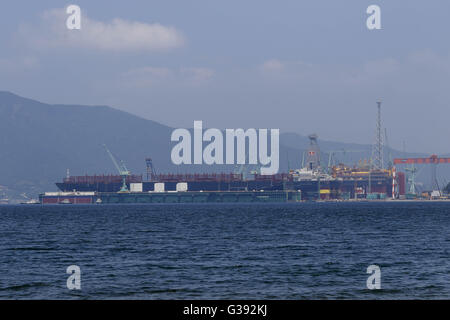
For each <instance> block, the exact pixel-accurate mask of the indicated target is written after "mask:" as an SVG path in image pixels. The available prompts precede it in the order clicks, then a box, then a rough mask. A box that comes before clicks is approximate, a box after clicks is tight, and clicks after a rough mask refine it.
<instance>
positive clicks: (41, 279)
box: [0, 202, 450, 299]
mask: <svg viewBox="0 0 450 320" xmlns="http://www.w3.org/2000/svg"><path fill="white" fill-rule="evenodd" d="M0 217H1V221H2V222H1V224H0V238H1V239H2V240H1V242H0V252H1V254H0V298H3V299H42V298H43V299H67V298H69V299H70V298H74V299H78V298H82V299H115V298H122V299H201V298H203V299H322V298H329V299H350V298H355V299H374V298H375V299H377V298H379V299H381V298H383V299H403V298H406V299H413V298H414V299H415V298H425V299H427V298H437V299H440V298H443V299H444V298H445V299H449V298H450V277H449V271H450V263H449V256H450V235H449V232H448V230H449V228H450V209H449V205H448V203H446V202H396V203H393V202H379V203H378V202H377V203H301V204H273V205H272V204H264V205H263V204H258V205H250V204H248V205H243V204H229V205H223V204H220V205H212V204H205V205H148V206H141V205H115V206H44V207H42V206H0ZM372 264H376V265H378V266H380V268H381V288H382V289H381V290H368V289H367V287H366V280H367V278H368V276H369V274H367V273H366V269H367V267H368V266H369V265H372ZM70 265H78V266H80V268H81V290H72V291H71V290H68V289H67V287H66V280H67V277H68V276H69V275H68V274H66V268H67V267H68V266H70Z"/></svg>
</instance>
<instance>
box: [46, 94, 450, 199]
mask: <svg viewBox="0 0 450 320" xmlns="http://www.w3.org/2000/svg"><path fill="white" fill-rule="evenodd" d="M384 133H385V140H386V143H384V141H383V140H384V139H383V132H382V125H381V101H378V102H377V120H376V132H375V142H374V144H373V146H372V154H371V157H370V159H369V160H360V161H359V163H358V164H355V165H353V166H349V165H346V164H343V163H338V164H336V165H332V163H331V158H332V156H333V154H334V153H336V151H329V152H328V155H329V160H328V166H323V165H322V162H321V151H320V148H319V144H318V136H317V135H316V134H311V135H309V148H308V150H307V151H306V152H304V153H303V158H302V165H301V168H300V169H295V170H289V171H288V172H286V173H278V174H274V175H262V174H260V172H259V168H258V167H257V166H256V167H252V168H250V166H248V165H241V166H239V167H236V168H235V170H234V172H232V173H215V174H207V173H197V174H170V173H169V174H157V173H156V170H155V168H154V166H153V161H152V159H151V158H146V159H145V163H146V177H145V178H144V176H143V175H134V174H131V172H130V171H129V170H128V169H127V167H126V166H125V163H124V162H123V161H118V160H117V158H116V157H115V156H114V155H113V154H112V153H111V152H110V151H109V149H108V148H107V147H106V146H104V147H105V150H106V152H107V153H108V155H109V156H110V158H111V160H112V162H113V163H114V166H115V167H116V169H117V171H118V175H85V176H70V174H69V173H68V174H67V176H66V178H64V179H63V181H62V182H57V183H56V185H57V187H58V188H59V190H60V191H59V192H46V193H44V194H41V195H40V202H41V203H43V204H75V203H167V202H169V203H186V202H288V201H305V200H334V201H337V200H385V199H398V198H400V199H403V198H404V199H414V198H417V197H418V195H417V192H416V190H415V174H416V172H417V169H415V167H414V165H415V164H426V163H429V164H432V165H433V168H434V170H433V175H434V177H432V180H433V179H434V181H436V183H435V184H437V180H436V169H435V167H436V165H437V164H439V163H450V158H439V157H437V156H436V155H433V156H431V157H430V158H407V159H393V160H392V159H390V156H389V157H388V158H389V160H388V163H387V164H385V162H384V155H383V150H384V149H385V148H386V147H387V148H388V143H387V133H386V130H385V131H384ZM385 144H386V145H385ZM387 150H389V149H387ZM347 152H361V151H347ZM389 153H390V152H389ZM405 164H411V165H412V167H406V168H405V172H406V173H407V174H405V172H401V171H397V169H396V166H400V165H405ZM249 169H251V170H249ZM407 175H408V177H407ZM407 182H408V190H407ZM436 190H437V191H433V192H432V193H431V196H433V194H434V197H440V196H441V193H440V190H439V187H438V186H437V188H436Z"/></svg>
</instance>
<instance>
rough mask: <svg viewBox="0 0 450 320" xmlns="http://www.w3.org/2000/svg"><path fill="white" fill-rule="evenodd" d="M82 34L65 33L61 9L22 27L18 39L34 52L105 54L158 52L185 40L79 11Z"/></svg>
mask: <svg viewBox="0 0 450 320" xmlns="http://www.w3.org/2000/svg"><path fill="white" fill-rule="evenodd" d="M81 14H82V17H81V30H68V29H67V28H66V19H67V17H68V15H67V14H66V13H65V10H64V9H53V10H50V11H46V12H44V13H43V14H42V15H41V16H40V21H39V23H38V24H37V25H28V24H26V25H21V26H20V27H19V31H18V35H19V37H20V38H21V39H23V40H24V41H26V42H27V43H28V44H29V45H30V46H32V47H33V48H39V49H52V48H87V49H95V50H105V51H146V52H148V51H160V50H168V49H173V48H177V47H180V46H183V44H184V43H185V39H184V37H183V36H182V34H181V33H180V32H179V31H178V30H177V29H176V28H174V27H170V26H169V27H168V26H163V25H161V24H159V23H152V24H148V23H142V22H136V21H127V20H123V19H113V20H112V21H110V22H107V23H105V22H101V21H96V20H93V19H90V18H88V17H87V16H86V14H85V13H84V12H83V11H82V13H81Z"/></svg>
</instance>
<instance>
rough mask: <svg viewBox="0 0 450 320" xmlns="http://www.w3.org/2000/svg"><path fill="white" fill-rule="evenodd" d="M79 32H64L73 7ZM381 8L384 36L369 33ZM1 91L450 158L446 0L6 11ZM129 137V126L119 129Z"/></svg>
mask: <svg viewBox="0 0 450 320" xmlns="http://www.w3.org/2000/svg"><path fill="white" fill-rule="evenodd" d="M70 4H77V5H79V6H80V7H81V10H82V30H79V31H78V30H72V31H69V30H67V29H66V27H65V19H66V17H67V15H66V14H65V7H66V6H67V5H70ZM371 4H377V5H379V6H380V7H381V23H382V30H373V31H370V30H368V29H367V27H366V19H367V16H368V15H367V14H366V9H367V7H368V6H369V5H371ZM0 5H1V7H0V19H1V23H0V26H1V28H0V38H1V50H0V90H8V91H12V92H14V93H17V94H19V95H23V96H26V97H30V98H34V99H38V100H41V101H43V102H49V103H70V104H91V105H96V104H101V105H110V106H113V107H115V108H119V109H122V110H125V111H129V112H131V113H134V114H137V115H140V116H143V117H145V118H148V119H152V120H156V121H159V122H161V123H164V124H168V125H171V126H174V127H192V126H193V121H194V120H203V121H204V123H205V125H206V126H208V127H217V128H238V127H244V128H249V127H263V128H280V129H281V131H282V132H285V131H293V132H298V133H301V134H309V133H312V132H315V133H317V134H318V135H319V137H320V138H322V139H327V140H340V141H345V142H359V143H372V142H373V137H374V129H375V114H376V103H375V102H376V100H377V99H378V98H381V99H382V101H383V121H384V126H385V127H387V130H388V133H389V142H390V144H391V146H393V147H396V148H398V149H402V145H403V141H405V144H406V149H407V151H411V152H412V151H423V152H428V153H432V152H433V153H438V154H443V153H449V152H450V147H449V142H448V137H449V136H450V125H449V122H450V121H449V120H450V119H449V118H450V108H449V106H450V81H449V80H450V40H449V31H450V15H449V12H450V2H449V1H448V0H433V1H424V0H422V1H415V0H414V1H413V0H396V1H392V0H391V1H381V0H372V1H364V0H341V1H338V0H328V1H320V0H315V1H313V0H310V1H301V0H292V1H275V0H272V1H263V0H246V1H242V0H240V1H236V0H226V1H225V0H179V1H170V0H164V1H162V0H161V1H149V0H142V1H99V0H96V1H92V0H90V1H82V0H78V1H73V2H63V1H45V0H40V1H22V0H20V1H18V0H15V1H7V0H3V1H2V2H1V4H0ZM118 129H120V128H118Z"/></svg>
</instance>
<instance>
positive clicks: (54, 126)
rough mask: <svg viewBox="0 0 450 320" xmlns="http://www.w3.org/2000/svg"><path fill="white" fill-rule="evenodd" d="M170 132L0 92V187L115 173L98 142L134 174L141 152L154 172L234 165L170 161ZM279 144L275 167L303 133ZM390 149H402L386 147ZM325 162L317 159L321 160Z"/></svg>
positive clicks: (295, 158)
mask: <svg viewBox="0 0 450 320" xmlns="http://www.w3.org/2000/svg"><path fill="white" fill-rule="evenodd" d="M172 131H173V128H170V127H168V126H165V125H163V124H160V123H157V122H155V121H152V120H146V119H143V118H140V117H138V116H135V115H132V114H130V113H127V112H124V111H120V110H117V109H114V108H111V107H108V106H81V105H50V104H46V103H42V102H38V101H35V100H32V99H27V98H23V97H20V96H18V95H15V94H13V93H10V92H5V91H0V150H1V151H0V186H6V187H7V188H8V189H9V190H10V191H11V192H12V193H13V194H14V196H17V195H18V194H20V193H22V192H25V193H27V194H30V195H33V196H36V194H37V193H39V192H43V191H46V190H56V187H55V186H54V183H55V182H56V181H59V180H61V179H62V178H63V177H64V176H65V173H66V169H70V173H71V174H72V175H84V174H95V173H97V174H102V173H112V174H116V170H115V168H114V166H113V164H112V163H111V161H110V159H109V158H108V156H107V154H106V153H105V151H104V149H103V148H102V145H103V144H106V145H107V146H108V147H109V148H110V149H111V151H112V152H113V153H115V154H117V156H118V157H119V158H120V159H123V160H124V161H125V162H126V164H127V166H128V167H129V168H130V170H131V171H132V172H133V173H135V174H141V173H144V171H145V158H146V157H151V158H152V159H153V163H154V165H155V167H156V170H157V171H158V172H175V173H177V172H179V173H183V172H195V171H203V172H204V171H207V172H212V171H219V170H220V171H232V170H233V169H235V168H234V167H233V166H231V167H230V166H227V167H225V166H216V167H209V166H175V165H173V164H172V163H171V159H170V152H171V149H172V147H173V145H174V144H173V143H171V142H170V135H171V133H172ZM319 138H320V137H319ZM280 144H281V145H280V171H286V170H287V169H288V166H289V167H290V168H291V169H292V168H298V167H300V164H301V155H302V153H303V151H304V150H306V149H307V147H308V144H309V140H308V137H304V136H301V135H298V134H295V133H281V135H280ZM319 146H320V147H321V149H322V150H323V151H330V150H352V149H361V150H365V152H362V153H360V154H359V155H357V154H354V155H353V156H352V157H353V159H358V157H359V159H362V158H368V157H370V150H371V146H370V145H358V144H349V143H340V142H331V141H321V140H319ZM392 154H393V156H400V155H401V154H402V153H401V152H399V151H395V150H392ZM349 155H350V154H348V155H347V156H349ZM324 157H325V158H326V155H325V156H324ZM327 161H328V159H322V163H323V165H325V166H326V165H327ZM352 161H353V160H352Z"/></svg>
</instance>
